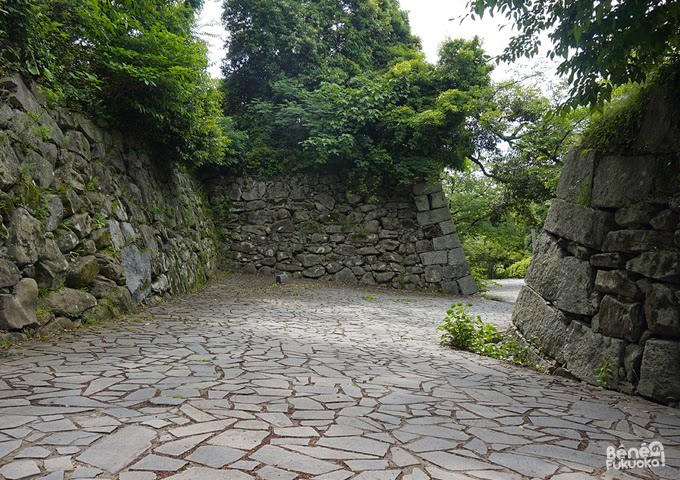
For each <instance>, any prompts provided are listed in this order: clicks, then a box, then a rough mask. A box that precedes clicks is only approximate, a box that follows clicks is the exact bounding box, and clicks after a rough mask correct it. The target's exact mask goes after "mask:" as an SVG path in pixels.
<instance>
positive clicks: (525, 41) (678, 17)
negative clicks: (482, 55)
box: [468, 0, 680, 106]
mask: <svg viewBox="0 0 680 480" xmlns="http://www.w3.org/2000/svg"><path fill="white" fill-rule="evenodd" d="M468 7H469V8H470V9H471V10H472V11H473V12H474V13H473V14H472V16H473V17H474V16H475V15H478V16H480V17H481V16H482V15H484V14H485V13H487V12H488V13H490V14H492V15H493V14H494V13H500V14H501V15H504V16H505V17H506V18H507V19H508V20H511V21H512V22H513V23H514V25H515V26H516V27H517V29H518V33H517V35H515V36H514V37H513V38H512V40H511V42H510V44H509V45H508V47H507V48H506V49H505V52H504V53H503V54H502V56H501V58H502V59H504V60H508V61H514V60H516V59H518V58H519V57H522V56H527V57H531V56H534V55H536V54H537V53H538V51H539V45H540V36H541V34H542V33H543V32H547V33H548V36H549V37H550V40H551V41H552V47H551V48H550V50H549V52H548V55H549V56H550V57H551V58H561V59H562V62H561V63H560V65H559V67H558V71H559V72H560V73H562V74H564V75H567V76H568V78H569V83H570V84H571V85H572V87H571V91H570V95H571V99H570V102H569V104H570V105H571V106H575V105H578V104H582V105H583V104H590V105H595V104H599V103H601V102H602V101H606V100H609V98H610V95H611V92H612V89H613V88H614V87H616V86H620V85H624V84H626V83H628V82H629V81H633V82H642V81H644V80H645V79H646V78H647V76H648V75H649V73H650V72H651V71H653V70H654V69H655V68H656V67H658V66H659V65H660V64H662V63H663V62H665V61H667V60H669V59H670V58H671V57H675V56H677V55H678V48H679V47H680V28H678V25H680V3H679V2H677V1H675V0H619V1H617V0H572V1H568V2H565V1H563V0H468Z"/></svg>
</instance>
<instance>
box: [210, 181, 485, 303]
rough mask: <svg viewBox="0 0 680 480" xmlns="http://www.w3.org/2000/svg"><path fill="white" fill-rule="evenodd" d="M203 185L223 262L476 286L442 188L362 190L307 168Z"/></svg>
mask: <svg viewBox="0 0 680 480" xmlns="http://www.w3.org/2000/svg"><path fill="white" fill-rule="evenodd" d="M208 190H209V192H210V193H209V196H210V202H211V204H212V205H213V210H214V211H216V212H219V213H218V215H219V217H220V219H219V221H218V223H220V226H221V228H222V232H221V233H222V235H221V236H222V239H223V241H222V246H221V258H222V260H223V261H224V263H225V266H226V267H227V268H228V269H235V270H236V269H238V270H245V271H249V272H251V273H255V272H257V273H260V274H266V275H269V274H272V273H275V272H290V273H292V274H293V275H296V276H302V277H306V278H315V279H324V280H334V281H339V282H344V283H350V284H356V283H361V284H368V285H374V284H379V285H385V286H391V287H394V288H403V289H427V290H441V291H443V292H445V293H450V294H458V293H462V294H464V295H471V294H473V293H476V292H477V286H476V284H475V281H474V279H473V278H472V276H471V275H470V268H469V266H468V264H467V261H466V259H465V255H464V253H463V249H462V247H461V244H460V241H459V239H458V235H457V233H456V227H455V226H454V224H453V221H452V220H451V214H450V212H449V209H448V201H447V199H446V197H445V196H444V193H443V192H442V188H441V185H432V186H426V185H424V184H421V185H416V186H414V187H413V188H412V189H411V188H408V189H407V188H404V187H394V186H391V187H385V188H383V189H382V190H381V193H379V194H378V195H376V196H368V195H359V194H356V193H352V191H353V189H352V187H351V186H350V185H349V184H347V182H345V181H343V180H341V179H340V178H339V177H338V176H336V175H332V174H310V175H294V176H289V177H282V178H278V179H274V180H269V181H255V180H253V179H247V178H240V179H236V180H233V181H227V180H224V179H221V180H220V179H217V180H215V181H213V182H211V185H210V186H209V187H208ZM354 191H356V189H355V190H354Z"/></svg>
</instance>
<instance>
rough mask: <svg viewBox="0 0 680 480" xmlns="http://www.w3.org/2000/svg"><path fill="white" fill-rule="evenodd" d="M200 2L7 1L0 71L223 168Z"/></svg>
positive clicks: (0, 24)
mask: <svg viewBox="0 0 680 480" xmlns="http://www.w3.org/2000/svg"><path fill="white" fill-rule="evenodd" d="M200 3H201V2H198V1H195V0H194V1H192V2H189V1H187V2H175V1H172V2H171V1H159V0H134V1H132V0H122V1H113V0H103V1H99V0H6V1H5V2H0V13H1V14H0V74H3V75H5V74H13V73H20V74H21V75H22V76H23V77H25V78H28V79H31V80H35V81H37V82H39V83H40V84H41V85H42V86H43V87H46V89H48V90H49V92H50V97H51V98H53V99H64V100H68V101H70V102H71V103H72V104H74V103H75V105H80V106H81V107H82V108H83V109H84V110H86V111H87V112H88V113H90V114H91V115H93V116H95V117H97V118H102V119H106V120H108V121H110V122H111V123H113V124H115V125H116V126H118V127H121V128H123V129H124V130H125V131H126V132H127V133H128V134H134V133H137V134H138V135H140V136H141V135H143V138H144V139H152V140H153V143H154V144H155V146H156V147H162V148H163V152H162V153H170V154H171V155H172V156H174V157H178V158H180V159H181V160H184V161H185V162H186V163H188V164H192V165H201V164H206V163H225V162H226V161H227V157H226V156H225V152H227V147H228V145H229V143H230V140H229V138H228V137H227V136H226V135H225V134H224V132H223V129H222V124H221V119H222V113H221V104H222V99H221V94H220V93H219V90H218V88H217V85H215V84H214V82H213V81H212V80H211V79H210V77H209V76H208V74H207V65H208V60H207V54H206V53H207V49H206V46H205V44H204V42H202V41H201V40H199V39H198V38H197V37H195V36H194V35H193V33H192V27H193V24H194V14H195V8H197V7H198V6H200Z"/></svg>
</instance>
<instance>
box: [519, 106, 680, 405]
mask: <svg viewBox="0 0 680 480" xmlns="http://www.w3.org/2000/svg"><path fill="white" fill-rule="evenodd" d="M674 114H675V112H671V111H669V109H668V107H667V102H665V101H664V99H663V98H659V97H658V96H657V97H653V99H652V101H651V102H650V104H649V106H648V108H647V112H646V115H645V117H644V120H643V123H642V128H641V130H640V134H639V136H638V138H637V140H636V146H635V148H633V149H631V152H632V153H629V154H628V155H621V154H620V153H619V154H611V153H597V152H593V151H590V152H587V153H586V152H581V151H579V150H574V151H572V152H571V154H570V156H569V158H568V159H567V162H566V164H565V167H564V170H563V173H562V177H561V179H560V183H559V187H558V191H557V198H556V199H555V200H553V203H552V205H551V208H550V211H549V213H548V218H547V221H546V223H545V232H544V233H543V235H542V237H541V238H540V241H539V245H538V249H537V250H538V251H537V252H536V254H535V255H534V259H533V260H532V263H531V266H530V268H529V272H528V275H527V279H526V287H524V289H523V290H522V291H521V293H520V297H519V299H518V302H517V304H516V307H515V311H514V315H513V322H514V324H515V325H516V326H517V327H518V328H519V330H520V331H521V332H523V334H524V335H525V337H527V338H528V339H530V340H534V342H535V343H536V344H537V345H538V346H539V347H540V348H541V349H542V350H543V351H544V352H545V353H547V354H548V355H549V356H550V357H552V358H554V359H556V360H557V362H559V364H561V365H563V366H564V367H565V368H566V369H567V370H568V371H569V372H571V373H572V374H573V375H575V376H576V377H578V378H579V379H582V380H585V381H587V382H589V383H593V384H601V383H603V382H606V383H608V384H609V386H610V387H612V388H618V389H619V390H622V391H626V392H629V393H633V392H637V393H638V394H640V395H643V396H645V397H648V398H651V399H655V400H657V401H662V402H665V403H671V404H678V402H679V401H680V303H679V302H680V230H679V229H678V217H679V215H680V186H679V185H680V183H679V180H680V161H679V157H678V152H679V151H680V149H679V148H677V147H678V140H679V137H678V135H677V132H678V129H677V123H676V122H677V121H676V120H673V118H674V116H673V115H674Z"/></svg>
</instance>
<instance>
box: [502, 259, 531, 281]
mask: <svg viewBox="0 0 680 480" xmlns="http://www.w3.org/2000/svg"><path fill="white" fill-rule="evenodd" d="M530 263H531V257H526V258H524V259H522V260H520V261H519V262H515V263H513V264H512V265H510V266H509V267H508V268H506V269H505V270H504V271H503V278H524V277H526V276H527V270H528V269H529V264H530Z"/></svg>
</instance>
